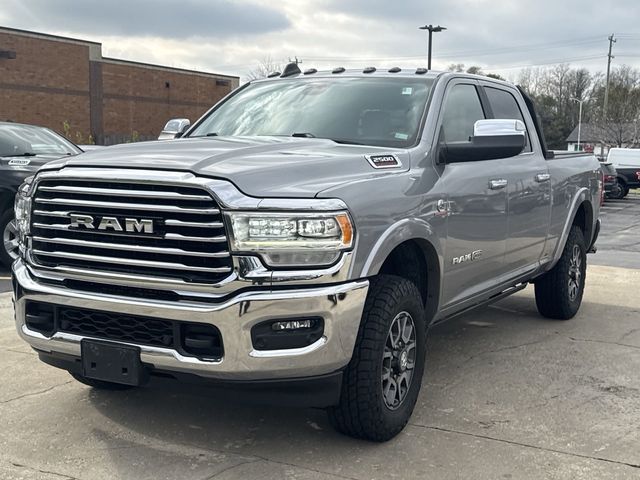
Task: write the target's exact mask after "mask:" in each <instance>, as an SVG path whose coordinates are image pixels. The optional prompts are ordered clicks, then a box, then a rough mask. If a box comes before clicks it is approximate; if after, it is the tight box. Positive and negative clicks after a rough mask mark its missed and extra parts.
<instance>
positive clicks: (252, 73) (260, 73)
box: [246, 57, 282, 81]
mask: <svg viewBox="0 0 640 480" xmlns="http://www.w3.org/2000/svg"><path fill="white" fill-rule="evenodd" d="M281 71H282V64H281V63H279V62H276V61H275V60H273V59H272V58H271V57H265V58H263V59H262V60H261V61H260V63H259V64H258V66H256V67H255V68H253V69H251V70H249V73H247V75H246V78H247V80H248V81H251V80H257V79H259V78H265V77H266V76H267V75H269V74H270V73H273V72H281Z"/></svg>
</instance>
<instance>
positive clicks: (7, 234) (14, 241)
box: [2, 220, 18, 260]
mask: <svg viewBox="0 0 640 480" xmlns="http://www.w3.org/2000/svg"><path fill="white" fill-rule="evenodd" d="M2 240H3V242H4V249H5V251H6V252H7V255H9V258H11V259H12V260H15V259H16V258H18V229H17V228H16V221H15V220H11V221H10V222H9V223H7V225H6V226H5V227H4V232H2Z"/></svg>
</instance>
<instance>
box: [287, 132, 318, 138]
mask: <svg viewBox="0 0 640 480" xmlns="http://www.w3.org/2000/svg"><path fill="white" fill-rule="evenodd" d="M291 136H292V137H301V138H316V136H315V135H314V134H313V133H309V132H296V133H292V134H291Z"/></svg>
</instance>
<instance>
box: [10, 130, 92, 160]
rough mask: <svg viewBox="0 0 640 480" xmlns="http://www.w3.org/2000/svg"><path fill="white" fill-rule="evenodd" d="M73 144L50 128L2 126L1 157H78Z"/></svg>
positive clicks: (79, 151) (77, 150) (78, 151)
mask: <svg viewBox="0 0 640 480" xmlns="http://www.w3.org/2000/svg"><path fill="white" fill-rule="evenodd" d="M78 153H81V150H79V149H78V148H77V147H76V146H75V145H74V144H73V143H71V142H69V141H68V140H66V139H65V138H63V137H61V136H60V135H58V134H56V133H54V132H52V131H51V130H49V129H48V128H43V127H36V126H33V125H18V124H16V125H11V124H2V125H0V157H19V156H32V155H60V156H63V155H76V154H78Z"/></svg>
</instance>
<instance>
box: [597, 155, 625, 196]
mask: <svg viewBox="0 0 640 480" xmlns="http://www.w3.org/2000/svg"><path fill="white" fill-rule="evenodd" d="M600 170H602V175H603V178H604V194H605V196H606V197H607V198H616V199H621V198H624V195H625V193H624V189H623V188H622V187H621V186H620V184H619V183H618V173H617V172H616V167H614V166H613V164H612V163H606V162H602V163H600Z"/></svg>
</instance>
